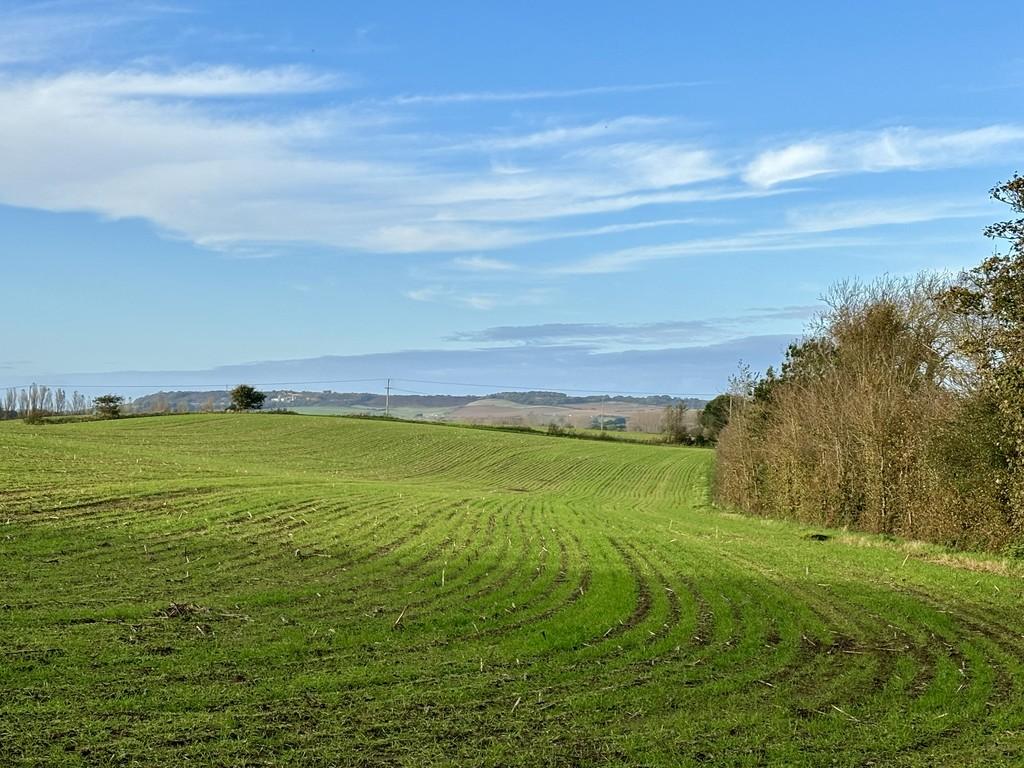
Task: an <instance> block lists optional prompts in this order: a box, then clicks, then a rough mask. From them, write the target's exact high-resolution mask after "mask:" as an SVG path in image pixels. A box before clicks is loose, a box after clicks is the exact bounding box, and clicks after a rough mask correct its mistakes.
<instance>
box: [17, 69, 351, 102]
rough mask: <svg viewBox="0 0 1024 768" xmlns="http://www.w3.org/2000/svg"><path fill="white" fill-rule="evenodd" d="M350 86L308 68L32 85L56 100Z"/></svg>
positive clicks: (134, 73)
mask: <svg viewBox="0 0 1024 768" xmlns="http://www.w3.org/2000/svg"><path fill="white" fill-rule="evenodd" d="M347 82H348V80H347V79H346V78H344V77H342V76H340V75H337V74H326V73H315V72H311V71H309V70H307V69H304V68H302V67H277V68H271V69H243V68H239V67H227V66H218V67H193V68H189V69H183V70H176V71H171V72H152V71H145V70H114V71H112V72H71V73H68V74H64V75H60V76H58V77H53V78H48V79H40V80H38V81H36V82H35V83H29V87H32V88H33V89H34V90H36V91H37V92H38V93H41V94H45V95H46V96H47V97H50V98H70V99H81V98H84V97H86V96H90V95H91V96H103V97H115V96H154V97H182V98H204V97H218V96H274V95H280V94H287V93H310V92H314V91H324V90H328V89H331V88H337V87H340V86H342V85H344V84H346V83H347Z"/></svg>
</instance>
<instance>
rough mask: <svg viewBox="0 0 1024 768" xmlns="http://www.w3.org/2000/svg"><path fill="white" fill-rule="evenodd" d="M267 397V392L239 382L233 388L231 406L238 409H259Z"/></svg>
mask: <svg viewBox="0 0 1024 768" xmlns="http://www.w3.org/2000/svg"><path fill="white" fill-rule="evenodd" d="M266 399H267V394H266V393H265V392H260V391H259V390H257V389H255V388H253V387H250V386H249V385H248V384H239V385H238V386H237V387H235V388H234V389H232V390H231V407H232V408H233V409H234V410H236V411H255V410H259V409H260V408H262V407H263V401H264V400H266Z"/></svg>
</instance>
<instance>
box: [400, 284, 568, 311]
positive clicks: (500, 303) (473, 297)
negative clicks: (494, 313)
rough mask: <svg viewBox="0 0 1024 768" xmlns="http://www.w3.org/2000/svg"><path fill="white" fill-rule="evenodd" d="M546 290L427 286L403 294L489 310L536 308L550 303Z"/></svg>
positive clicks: (408, 296) (551, 293)
mask: <svg viewBox="0 0 1024 768" xmlns="http://www.w3.org/2000/svg"><path fill="white" fill-rule="evenodd" d="M552 295H553V292H552V291H551V290H550V289H548V288H527V289H525V290H522V289H520V290H504V291H462V290H456V289H454V288H451V287H449V286H445V285H427V286H423V287H422V288H416V289H413V290H410V291H406V292H405V297H406V298H408V299H412V300H413V301H422V302H443V303H446V304H452V305H455V306H460V307H468V308H469V309H479V310H489V309H497V308H499V307H520V306H536V305H538V304H545V303H547V302H548V301H550V299H551V296H552Z"/></svg>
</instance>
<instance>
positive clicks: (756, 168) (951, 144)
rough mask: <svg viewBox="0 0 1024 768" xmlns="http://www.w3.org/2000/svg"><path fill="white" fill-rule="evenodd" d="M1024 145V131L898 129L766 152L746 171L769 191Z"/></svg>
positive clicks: (966, 159) (955, 161)
mask: <svg viewBox="0 0 1024 768" xmlns="http://www.w3.org/2000/svg"><path fill="white" fill-rule="evenodd" d="M1022 144H1024V126H1021V125H989V126H984V127H981V128H972V129H968V130H960V131H937V130H923V129H919V128H914V127H895V128H886V129H884V130H881V131H874V132H865V133H843V134H836V135H831V136H823V137H819V138H814V139H809V140H806V141H800V142H796V143H793V144H789V145H787V146H784V147H780V148H778V149H771V150H767V151H765V152H762V153H761V154H759V155H758V156H757V157H755V158H754V159H753V160H752V161H751V162H750V163H749V164H748V165H747V167H746V170H745V171H744V174H743V175H744V178H745V179H746V181H747V182H749V183H750V184H753V185H754V186H758V187H770V186H774V185H776V184H781V183H783V182H787V181H793V180H796V179H806V178H810V177H812V176H821V175H825V174H843V173H878V172H882V171H894V170H923V169H928V168H938V167H945V168H949V167H956V166H958V165H964V164H967V163H971V162H974V161H977V160H979V159H982V158H986V157H991V155H992V153H993V152H997V151H999V150H1000V149H1004V148H1006V147H1008V146H1011V145H1022ZM1018 148H1019V146H1018Z"/></svg>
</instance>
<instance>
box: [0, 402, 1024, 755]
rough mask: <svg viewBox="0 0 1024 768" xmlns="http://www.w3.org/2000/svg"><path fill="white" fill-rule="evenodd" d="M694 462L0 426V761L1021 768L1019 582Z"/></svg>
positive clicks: (443, 441)
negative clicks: (801, 508) (819, 536)
mask: <svg viewBox="0 0 1024 768" xmlns="http://www.w3.org/2000/svg"><path fill="white" fill-rule="evenodd" d="M712 457H713V455H712V453H711V452H709V451H704V450H700V449H685V448H667V447H662V446H647V445H641V444H629V443H605V442H597V441H584V440H570V439H561V438H554V437H547V436H544V435H531V434H517V433H502V432H497V431H486V430H473V429H460V428H453V427H444V426H433V425H417V424H407V423H397V422H377V421H372V420H350V419H326V418H315V417H303V416H272V415H206V416H199V415H196V416H175V417H164V418H149V419H127V420H121V421H107V422H89V423H79V424H62V425H53V424H50V425H41V426H27V425H24V424H22V423H13V422H4V423H0V691H2V693H3V697H2V700H0V765H2V766H17V765H46V766H50V765H185V764H190V765H218V766H221V765H223V766H243V765H244V766H262V765H267V766H270V765H275V766H276V765H295V766H300V765H301V766H326V765H337V766H353V765H374V766H376V765H410V766H414V765H415V766H424V765H493V766H508V765H523V766H537V765H580V766H587V765H601V764H608V765H666V766H679V765H766V764H769V765H809V766H819V765H840V766H860V765H875V766H894V765H895V766H899V765H914V766H932V765H988V766H993V765H1022V764H1024V610H1022V596H1024V580H1022V577H1021V573H1020V570H1019V569H1017V567H1016V566H1014V565H1013V564H1006V563H1003V562H1002V561H999V560H996V559H985V558H981V557H978V558H975V557H968V556H957V555H953V554H951V553H946V552H944V551H942V550H940V549H938V548H935V547H925V546H918V545H912V544H904V543H900V542H895V541H887V540H884V539H882V538H875V537H866V536H854V535H848V534H843V533H840V532H826V533H830V535H831V538H829V539H828V540H826V541H816V540H813V539H810V538H808V537H807V534H808V533H809V532H811V531H810V529H807V528H804V527H801V526H799V525H795V524H788V523H781V522H772V521H765V520H759V519H751V518H746V517H742V516H739V515H733V514H726V513H723V512H720V511H717V510H715V509H713V508H711V506H710V504H709V498H708V474H709V472H710V470H711V466H712Z"/></svg>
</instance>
